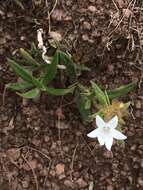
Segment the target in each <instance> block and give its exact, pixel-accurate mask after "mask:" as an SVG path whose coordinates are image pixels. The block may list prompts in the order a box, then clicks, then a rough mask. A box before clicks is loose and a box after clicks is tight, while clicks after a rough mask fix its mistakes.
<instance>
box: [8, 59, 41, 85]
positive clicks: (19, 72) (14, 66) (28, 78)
mask: <svg viewBox="0 0 143 190" xmlns="http://www.w3.org/2000/svg"><path fill="white" fill-rule="evenodd" d="M8 64H9V65H10V66H11V68H12V69H13V71H14V72H15V73H16V74H17V75H18V76H19V77H21V78H22V79H23V80H24V81H27V82H29V83H30V84H31V83H32V84H34V85H35V86H37V87H38V88H42V84H41V83H40V81H39V80H37V79H36V78H35V77H33V76H32V75H31V74H30V73H29V72H28V71H27V70H26V69H25V68H23V67H22V66H20V65H18V64H17V63H16V62H15V61H13V60H11V59H8Z"/></svg>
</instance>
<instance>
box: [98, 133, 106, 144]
mask: <svg viewBox="0 0 143 190" xmlns="http://www.w3.org/2000/svg"><path fill="white" fill-rule="evenodd" d="M97 138H98V142H99V144H100V145H101V146H102V145H104V136H103V134H99V135H98V137H97Z"/></svg>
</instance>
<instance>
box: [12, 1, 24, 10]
mask: <svg viewBox="0 0 143 190" xmlns="http://www.w3.org/2000/svg"><path fill="white" fill-rule="evenodd" d="M14 1H15V3H16V4H17V5H18V6H19V7H20V8H21V9H23V10H24V6H23V4H22V2H21V0H14Z"/></svg>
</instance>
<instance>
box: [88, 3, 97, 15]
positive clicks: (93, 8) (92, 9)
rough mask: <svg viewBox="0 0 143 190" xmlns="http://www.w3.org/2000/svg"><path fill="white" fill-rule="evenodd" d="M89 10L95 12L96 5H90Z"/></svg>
mask: <svg viewBox="0 0 143 190" xmlns="http://www.w3.org/2000/svg"><path fill="white" fill-rule="evenodd" d="M88 10H89V11H90V12H93V13H94V12H95V11H96V8H95V7H94V6H92V5H90V6H89V7H88Z"/></svg>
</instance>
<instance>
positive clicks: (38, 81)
mask: <svg viewBox="0 0 143 190" xmlns="http://www.w3.org/2000/svg"><path fill="white" fill-rule="evenodd" d="M20 54H21V57H22V59H20V60H19V61H16V60H12V59H8V60H7V63H8V64H9V65H10V67H11V68H12V69H13V71H14V72H15V73H16V75H17V76H18V80H17V82H16V83H9V84H7V85H6V88H10V89H12V90H14V91H16V93H17V94H18V95H19V96H22V97H24V98H29V99H30V98H35V97H37V96H39V94H40V93H41V92H42V91H44V92H47V93H48V94H50V95H56V96H59V95H65V94H67V93H72V92H73V90H74V88H75V85H72V86H70V87H68V88H60V89H58V88H54V87H51V83H52V81H53V80H54V79H55V77H56V75H57V73H58V65H59V66H60V65H61V62H62V64H63V65H64V66H65V68H66V69H65V70H66V71H65V72H67V75H68V76H70V75H71V76H72V77H74V76H75V75H76V73H75V65H74V63H73V62H72V60H71V58H70V57H69V56H68V54H66V53H64V52H62V51H61V50H58V49H56V51H55V53H54V55H53V56H52V57H51V60H50V61H51V63H50V64H45V63H44V60H43V59H42V58H41V56H40V55H41V54H40V52H39V51H38V49H37V48H36V46H35V45H34V44H33V45H32V50H31V54H32V55H34V56H32V55H31V54H30V53H29V52H28V51H26V50H24V49H22V48H21V49H20ZM19 79H20V80H19Z"/></svg>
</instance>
